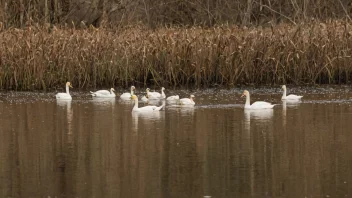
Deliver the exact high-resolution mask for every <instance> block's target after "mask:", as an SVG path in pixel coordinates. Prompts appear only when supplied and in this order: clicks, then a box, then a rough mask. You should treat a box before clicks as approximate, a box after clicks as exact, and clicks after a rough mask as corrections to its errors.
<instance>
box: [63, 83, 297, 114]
mask: <svg viewBox="0 0 352 198" xmlns="http://www.w3.org/2000/svg"><path fill="white" fill-rule="evenodd" d="M70 88H72V85H71V83H70V82H67V83H66V93H58V94H56V99H57V100H72V97H71V95H70V90H69V89H70ZM282 89H283V95H282V98H281V99H282V100H288V101H299V100H300V99H301V98H302V97H303V96H298V95H293V94H290V95H286V91H287V90H286V85H283V86H282ZM135 90H136V88H135V87H134V86H131V91H130V93H123V94H121V96H120V99H122V100H133V101H134V107H133V109H132V111H144V112H146V111H148V112H152V111H160V110H161V109H162V108H163V105H161V106H144V107H138V97H137V96H136V95H135V94H134V92H135ZM164 90H165V88H164V87H162V88H161V93H159V92H151V91H150V89H149V88H147V89H146V92H147V93H146V95H145V96H143V97H142V98H141V100H142V101H149V100H161V99H166V101H167V102H169V103H175V104H178V105H191V106H194V105H195V102H194V98H195V96H194V95H190V97H189V98H181V99H180V97H179V96H178V95H174V96H169V97H167V98H166V95H165V93H164ZM90 94H91V95H92V96H93V97H97V98H115V97H116V94H115V89H114V88H111V89H110V91H109V90H99V91H96V92H92V91H91V92H90ZM241 97H246V103H245V105H244V108H245V109H272V108H273V107H274V106H275V104H271V103H269V102H264V101H257V102H254V103H253V104H250V95H249V92H248V91H247V90H244V92H243V94H242V96H241Z"/></svg>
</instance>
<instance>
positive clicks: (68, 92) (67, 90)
mask: <svg viewBox="0 0 352 198" xmlns="http://www.w3.org/2000/svg"><path fill="white" fill-rule="evenodd" d="M66 93H67V94H70V88H69V87H68V85H66Z"/></svg>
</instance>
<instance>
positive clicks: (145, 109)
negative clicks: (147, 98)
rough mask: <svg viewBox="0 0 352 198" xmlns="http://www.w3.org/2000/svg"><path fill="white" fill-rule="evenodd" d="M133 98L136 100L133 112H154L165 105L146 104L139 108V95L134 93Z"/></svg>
mask: <svg viewBox="0 0 352 198" xmlns="http://www.w3.org/2000/svg"><path fill="white" fill-rule="evenodd" d="M131 99H132V100H134V107H133V109H132V112H153V111H160V110H161V109H162V108H163V106H164V105H161V106H159V107H157V106H145V107H140V108H138V97H137V96H136V95H133V96H132V97H131Z"/></svg>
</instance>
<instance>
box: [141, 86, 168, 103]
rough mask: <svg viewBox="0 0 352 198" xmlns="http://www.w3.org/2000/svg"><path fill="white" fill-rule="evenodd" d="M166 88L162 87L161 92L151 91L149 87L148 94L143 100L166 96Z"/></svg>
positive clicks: (158, 98)
mask: <svg viewBox="0 0 352 198" xmlns="http://www.w3.org/2000/svg"><path fill="white" fill-rule="evenodd" d="M164 90H165V88H164V87H162V88H161V94H160V93H159V92H154V91H153V92H151V91H150V89H149V88H147V89H146V92H147V94H146V95H145V96H143V97H142V99H141V100H142V101H144V102H146V101H148V100H160V99H164V98H166V95H165V93H164Z"/></svg>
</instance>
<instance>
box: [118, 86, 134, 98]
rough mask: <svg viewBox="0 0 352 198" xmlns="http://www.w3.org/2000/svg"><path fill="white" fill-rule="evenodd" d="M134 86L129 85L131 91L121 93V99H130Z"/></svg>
mask: <svg viewBox="0 0 352 198" xmlns="http://www.w3.org/2000/svg"><path fill="white" fill-rule="evenodd" d="M135 90H136V88H135V87H134V86H131V93H123V94H122V95H121V96H120V98H121V99H122V100H131V97H132V96H133V95H134V91H135Z"/></svg>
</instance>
